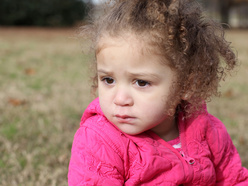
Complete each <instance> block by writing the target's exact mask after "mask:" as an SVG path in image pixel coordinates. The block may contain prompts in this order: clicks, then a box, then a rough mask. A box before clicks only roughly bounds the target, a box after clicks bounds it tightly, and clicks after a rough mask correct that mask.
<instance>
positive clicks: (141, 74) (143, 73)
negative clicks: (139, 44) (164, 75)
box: [97, 69, 160, 79]
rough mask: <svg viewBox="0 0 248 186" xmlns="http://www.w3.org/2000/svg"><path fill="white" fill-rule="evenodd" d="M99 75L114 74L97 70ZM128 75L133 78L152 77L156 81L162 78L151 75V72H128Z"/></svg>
mask: <svg viewBox="0 0 248 186" xmlns="http://www.w3.org/2000/svg"><path fill="white" fill-rule="evenodd" d="M97 72H98V73H103V74H110V75H113V72H109V71H106V70H103V69H99V70H97ZM128 74H129V75H130V76H133V77H147V76H149V77H152V78H155V79H160V76H159V75H157V74H154V73H149V72H147V73H146V72H141V73H131V72H128Z"/></svg>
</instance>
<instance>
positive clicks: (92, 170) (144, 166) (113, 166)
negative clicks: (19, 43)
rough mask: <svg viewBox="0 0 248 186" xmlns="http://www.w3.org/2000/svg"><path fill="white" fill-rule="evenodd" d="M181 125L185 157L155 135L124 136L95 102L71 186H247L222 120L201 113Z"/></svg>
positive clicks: (77, 147)
mask: <svg viewBox="0 0 248 186" xmlns="http://www.w3.org/2000/svg"><path fill="white" fill-rule="evenodd" d="M178 121H179V122H178V127H179V131H180V140H181V144H182V151H181V152H178V151H177V150H176V149H174V148H173V147H172V146H171V145H169V144H168V143H167V142H165V141H164V140H162V139H161V138H160V137H159V136H157V135H156V134H155V133H153V132H152V131H147V132H145V133H142V134H139V135H136V136H131V135H127V134H124V133H122V132H121V131H120V130H118V128H116V127H115V126H114V125H113V124H111V123H110V122H109V121H108V120H107V119H106V118H105V116H104V115H103V113H102V111H101V108H100V105H99V101H98V99H96V100H94V101H93V102H92V103H91V104H90V105H89V106H88V108H87V109H86V111H85V112H84V114H83V117H82V120H81V123H80V128H79V129H78V131H77V132H76V134H75V137H74V141H73V146H72V150H71V160H70V164H69V173H68V183H69V185H70V186H72V185H87V186H88V185H104V186H105V185H106V186H110V185H111V186H115V185H149V186H151V185H152V186H155V185H166V186H167V185H168V186H170V185H190V186H192V185H201V186H203V185H207V186H210V185H244V186H245V185H247V186H248V170H247V169H245V168H243V167H242V165H241V160H240V157H239V155H238V152H237V150H236V148H235V147H234V145H233V143H232V141H231V138H230V136H229V135H228V133H227V131H226V128H225V126H224V125H223V124H222V122H221V121H220V120H218V119H217V118H215V117H214V116H212V115H210V114H202V115H199V116H198V117H197V118H194V119H187V120H184V119H183V117H182V115H179V119H178Z"/></svg>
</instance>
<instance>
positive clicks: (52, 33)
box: [0, 28, 248, 186]
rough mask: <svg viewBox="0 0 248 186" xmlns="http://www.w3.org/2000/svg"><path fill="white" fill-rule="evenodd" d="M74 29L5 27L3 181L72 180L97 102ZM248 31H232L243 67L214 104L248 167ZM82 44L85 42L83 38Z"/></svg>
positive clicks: (1, 39)
mask: <svg viewBox="0 0 248 186" xmlns="http://www.w3.org/2000/svg"><path fill="white" fill-rule="evenodd" d="M74 33H75V30H74V29H41V28H0V113H1V114H0V152H1V153H0V185H13V186H15V185H25V186H26V185H37V186H39V185H62V186H63V185H67V168H68V163H69V158H70V149H71V143H72V140H73V135H74V133H75V131H76V129H77V128H78V125H79V120H80V117H81V114H82V112H83V110H84V109H85V108H86V106H87V105H88V103H89V102H90V100H91V97H90V96H89V95H90V90H89V81H88V78H87V77H88V73H87V64H86V61H87V59H88V58H89V55H87V54H82V53H81V49H80V47H81V46H80V44H79V42H78V40H77V39H75V38H74ZM247 36H248V31H228V32H227V37H228V38H229V39H230V40H231V41H232V42H233V46H234V47H235V48H236V49H237V50H238V53H239V57H240V60H241V61H242V65H241V66H240V68H239V71H238V72H237V75H235V76H234V77H232V78H230V79H227V80H226V82H225V83H224V84H223V87H222V91H223V96H222V97H221V98H216V99H213V101H212V102H211V103H210V104H209V110H210V112H211V113H213V114H214V115H216V116H217V117H219V118H220V119H221V120H223V121H224V123H225V124H226V126H227V129H228V131H229V132H230V134H231V137H232V139H233V141H234V144H235V145H236V147H237V149H238V151H239V152H240V155H241V158H242V161H243V164H244V165H245V166H246V167H248V155H247V151H248V148H247V147H248V135H246V131H247V129H248V127H247V123H248V119H247V117H246V115H247V114H248V111H247V108H246V107H247V106H246V104H247V103H248V96H247V95H248V61H247V59H248V44H247V43H246V39H245V38H247ZM83 44H87V43H86V42H83Z"/></svg>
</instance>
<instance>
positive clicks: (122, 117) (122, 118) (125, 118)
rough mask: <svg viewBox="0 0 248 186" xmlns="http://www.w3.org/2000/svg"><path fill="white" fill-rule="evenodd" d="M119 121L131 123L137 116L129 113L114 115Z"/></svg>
mask: <svg viewBox="0 0 248 186" xmlns="http://www.w3.org/2000/svg"><path fill="white" fill-rule="evenodd" d="M114 117H115V118H116V119H117V121H118V122H119V123H131V122H132V121H133V120H134V119H135V117H132V116H129V115H119V114H117V115H115V116H114Z"/></svg>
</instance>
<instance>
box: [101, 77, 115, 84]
mask: <svg viewBox="0 0 248 186" xmlns="http://www.w3.org/2000/svg"><path fill="white" fill-rule="evenodd" d="M103 81H104V82H105V83H106V84H113V83H114V82H115V80H114V79H113V78H104V79H103Z"/></svg>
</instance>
